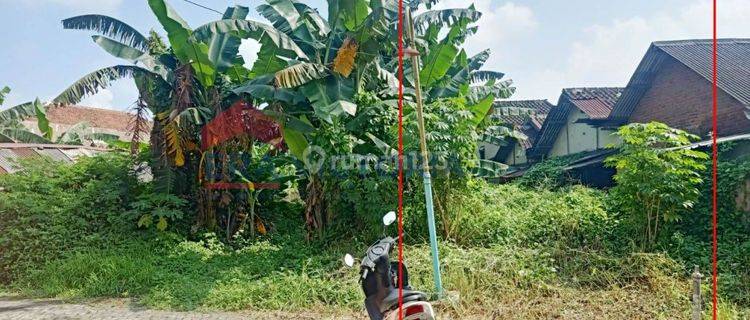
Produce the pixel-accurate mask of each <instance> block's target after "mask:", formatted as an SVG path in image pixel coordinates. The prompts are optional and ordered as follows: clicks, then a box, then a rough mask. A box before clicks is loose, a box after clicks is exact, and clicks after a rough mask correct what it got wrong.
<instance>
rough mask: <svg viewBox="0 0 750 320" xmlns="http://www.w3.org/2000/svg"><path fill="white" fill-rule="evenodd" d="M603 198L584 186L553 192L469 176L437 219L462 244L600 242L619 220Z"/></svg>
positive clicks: (586, 245) (570, 244) (589, 244)
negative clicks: (447, 207) (444, 211)
mask: <svg viewBox="0 0 750 320" xmlns="http://www.w3.org/2000/svg"><path fill="white" fill-rule="evenodd" d="M603 199H604V194H603V193H601V192H599V191H597V190H594V189H590V188H586V187H582V186H573V187H569V188H566V189H563V190H560V191H557V192H553V191H548V190H529V189H525V188H523V187H520V186H517V185H513V184H506V185H490V184H488V183H486V182H485V181H483V180H478V179H473V180H469V182H468V184H467V186H466V187H465V188H463V189H459V190H456V191H455V195H454V196H453V198H452V199H451V201H450V204H449V205H450V207H449V209H448V210H447V212H449V214H448V216H440V217H439V218H440V221H439V222H438V223H439V224H440V225H442V226H443V228H444V229H445V230H446V231H447V232H446V235H447V236H448V237H449V238H451V239H453V240H455V241H456V242H457V243H459V244H461V245H480V246H487V245H492V244H514V245H521V244H523V245H525V246H534V245H552V246H557V245H561V246H565V247H576V248H603V247H604V241H605V240H606V238H607V237H609V236H610V235H611V234H612V230H613V229H614V228H615V227H616V225H617V221H616V220H615V219H613V218H612V217H610V216H609V214H608V213H607V212H606V210H605V206H604V201H603ZM413 218H415V219H421V217H419V218H416V217H413Z"/></svg>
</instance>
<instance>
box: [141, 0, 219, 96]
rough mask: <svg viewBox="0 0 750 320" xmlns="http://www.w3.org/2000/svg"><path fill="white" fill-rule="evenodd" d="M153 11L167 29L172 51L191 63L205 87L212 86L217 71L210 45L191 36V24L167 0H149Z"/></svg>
mask: <svg viewBox="0 0 750 320" xmlns="http://www.w3.org/2000/svg"><path fill="white" fill-rule="evenodd" d="M148 4H149V6H150V7H151V11H153V12H154V15H156V18H157V19H158V20H159V23H161V25H162V27H164V30H165V31H167V38H168V39H169V44H170V45H171V47H172V51H173V52H174V54H175V56H176V57H177V59H178V60H180V62H182V63H183V64H190V65H191V66H192V67H193V70H195V74H196V78H198V81H200V82H201V84H202V85H203V87H206V88H208V87H211V86H212V85H213V81H214V74H215V73H216V70H215V66H214V65H213V63H211V60H210V59H209V58H208V45H206V44H205V43H202V42H198V41H196V40H195V39H194V38H192V37H191V35H192V31H191V30H190V26H189V25H188V24H187V22H185V20H183V19H182V18H181V17H180V15H179V14H177V12H176V11H175V10H174V9H173V8H172V7H171V6H169V4H167V3H166V1H165V0H148Z"/></svg>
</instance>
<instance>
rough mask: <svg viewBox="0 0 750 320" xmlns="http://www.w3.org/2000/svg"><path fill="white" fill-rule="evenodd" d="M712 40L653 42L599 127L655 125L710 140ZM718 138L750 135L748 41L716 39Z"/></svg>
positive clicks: (749, 40)
mask: <svg viewBox="0 0 750 320" xmlns="http://www.w3.org/2000/svg"><path fill="white" fill-rule="evenodd" d="M712 42H713V41H712V40H710V39H708V40H678V41H658V42H654V43H652V44H651V46H650V47H649V49H648V51H647V52H646V55H645V56H644V57H643V60H642V61H641V63H640V64H639V65H638V68H637V69H636V70H635V73H634V74H633V76H632V77H631V79H630V82H629V83H628V86H627V87H626V88H625V91H624V92H623V94H622V97H621V98H620V100H619V101H618V102H617V104H616V105H615V106H614V108H613V110H612V112H611V114H610V116H609V117H608V118H607V119H605V120H603V121H598V122H592V123H593V124H595V125H598V126H599V127H601V128H617V127H619V126H622V125H624V124H628V123H645V122H650V121H658V122H663V123H666V124H667V125H669V126H671V127H674V128H678V129H682V130H685V131H688V132H690V133H693V134H696V135H698V136H700V137H702V138H703V139H702V140H708V139H709V138H710V133H711V131H712V121H713V116H712V101H713V95H712V78H713V62H712V61H713V60H712V59H713V54H712V52H713V51H712V50H713V48H712ZM717 47H718V50H717V51H718V56H717V62H718V114H717V122H718V128H719V129H718V136H719V137H727V136H733V135H740V134H744V133H748V132H750V120H748V118H747V116H746V115H747V112H748V110H750V109H749V108H750V39H719V40H718V45H717Z"/></svg>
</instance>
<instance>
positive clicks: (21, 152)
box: [0, 143, 107, 174]
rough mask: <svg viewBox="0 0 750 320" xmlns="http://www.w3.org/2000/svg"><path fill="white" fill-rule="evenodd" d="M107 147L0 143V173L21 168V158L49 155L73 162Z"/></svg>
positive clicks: (53, 158) (102, 150) (12, 171)
mask: <svg viewBox="0 0 750 320" xmlns="http://www.w3.org/2000/svg"><path fill="white" fill-rule="evenodd" d="M106 151H107V149H102V148H95V147H87V146H73V145H62V144H30V143H0V174H8V173H14V172H16V171H18V170H20V169H21V168H20V167H19V164H18V162H19V161H21V160H23V159H29V158H39V157H43V156H46V157H50V158H51V159H52V160H55V161H61V162H64V163H70V162H74V161H75V160H76V159H78V158H79V157H82V156H93V155H96V154H98V153H101V152H106Z"/></svg>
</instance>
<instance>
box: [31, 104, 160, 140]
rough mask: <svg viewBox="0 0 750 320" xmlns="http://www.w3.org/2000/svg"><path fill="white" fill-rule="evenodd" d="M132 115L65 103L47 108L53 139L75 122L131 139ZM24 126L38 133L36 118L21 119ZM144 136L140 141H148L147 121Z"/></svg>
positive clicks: (93, 130)
mask: <svg viewBox="0 0 750 320" xmlns="http://www.w3.org/2000/svg"><path fill="white" fill-rule="evenodd" d="M133 117H134V115H133V114H131V113H128V112H124V111H116V110H109V109H100V108H92V107H84V106H75V105H66V106H58V107H50V108H48V109H47V119H48V120H49V122H50V126H51V127H52V132H53V134H54V135H55V136H54V137H53V140H54V139H56V138H57V137H58V136H59V135H61V134H62V133H64V132H65V131H67V130H68V129H70V128H71V127H73V126H74V125H76V124H79V123H82V122H85V123H87V124H88V125H89V128H87V129H86V130H89V131H90V132H91V133H107V134H113V135H117V136H119V137H120V140H122V141H130V140H132V133H131V132H130V131H131V130H130V125H131V123H132V122H133ZM23 124H24V126H25V127H27V128H28V129H29V130H31V131H33V132H34V133H37V134H39V128H38V127H37V120H36V118H30V119H27V120H25V121H23ZM148 126H149V127H148V128H147V130H148V131H147V132H146V135H145V136H142V137H141V138H140V139H141V140H140V141H148V133H149V132H150V131H151V127H150V126H151V122H149V124H148Z"/></svg>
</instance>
